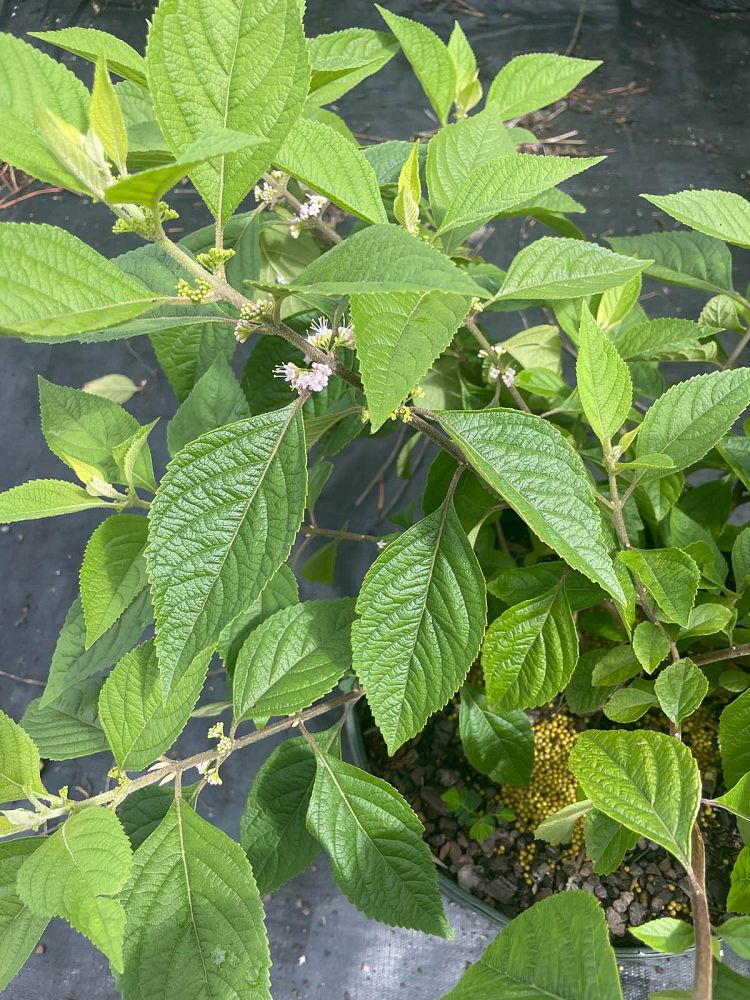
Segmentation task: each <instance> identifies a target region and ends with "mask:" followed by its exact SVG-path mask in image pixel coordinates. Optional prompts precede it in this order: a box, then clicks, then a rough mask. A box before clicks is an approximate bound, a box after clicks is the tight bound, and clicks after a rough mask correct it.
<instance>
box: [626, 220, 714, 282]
mask: <svg viewBox="0 0 750 1000" xmlns="http://www.w3.org/2000/svg"><path fill="white" fill-rule="evenodd" d="M607 242H608V243H609V244H610V246H611V247H612V249H613V250H616V251H617V253H622V254H625V255H626V256H628V257H640V258H641V259H642V260H648V259H649V258H651V261H650V263H649V265H648V267H647V268H646V274H648V275H650V276H651V277H652V278H656V279H657V280H658V281H667V282H670V283H671V284H674V285H685V286H686V287H688V288H696V289H698V290H699V291H702V292H724V291H731V289H732V254H731V253H730V251H729V248H728V247H727V246H725V244H724V243H722V242H721V241H720V240H715V239H713V237H711V236H704V235H703V234H702V233H687V232H684V231H675V232H666V233H648V234H647V235H645V236H617V237H614V236H613V237H609V238H608V239H607Z"/></svg>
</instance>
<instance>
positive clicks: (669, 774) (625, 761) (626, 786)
mask: <svg viewBox="0 0 750 1000" xmlns="http://www.w3.org/2000/svg"><path fill="white" fill-rule="evenodd" d="M570 769H571V771H572V772H573V774H574V775H575V776H576V778H578V781H579V783H580V785H581V787H582V789H583V792H584V794H585V795H587V796H588V798H590V799H591V800H592V802H593V803H594V805H595V807H596V808H597V809H599V810H600V811H601V812H603V813H605V814H606V815H607V816H610V817H611V818H612V819H615V820H617V822H618V823H622V824H623V825H624V826H627V827H628V829H630V830H634V831H635V832H637V833H639V834H640V835H641V836H643V837H648V839H649V840H653V841H654V842H655V843H657V844H661V846H662V847H664V848H666V849H667V850H668V851H670V852H671V853H672V854H674V855H675V857H676V858H677V859H678V860H679V861H680V862H681V863H682V864H683V865H685V866H687V865H689V863H690V857H691V847H690V832H691V830H692V826H693V821H694V820H695V817H696V815H697V813H698V807H699V805H700V797H701V785H700V775H699V773H698V765H697V764H696V762H695V758H694V757H693V755H692V753H691V752H690V750H689V748H688V747H686V746H685V744H684V743H680V742H679V741H678V740H676V739H674V738H673V737H671V736H667V735H666V734H665V733H655V732H650V731H647V730H643V731H641V732H625V731H622V730H612V731H611V732H595V731H593V730H589V731H588V732H584V733H581V735H580V736H579V737H578V740H577V741H576V744H575V746H574V747H573V749H572V751H571V753H570Z"/></svg>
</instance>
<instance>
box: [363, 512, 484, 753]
mask: <svg viewBox="0 0 750 1000" xmlns="http://www.w3.org/2000/svg"><path fill="white" fill-rule="evenodd" d="M357 613H358V615H359V616H360V617H359V618H358V619H357V620H356V621H355V622H354V625H353V626H352V650H353V653H354V670H355V673H356V674H357V676H358V677H359V679H360V681H361V683H362V686H363V687H364V689H365V691H366V693H367V699H368V701H369V703H370V707H371V709H372V713H373V716H374V717H375V721H376V723H377V725H378V728H379V729H380V731H381V733H382V734H383V737H384V739H385V741H386V744H387V745H388V749H389V752H390V753H393V752H394V751H395V750H396V749H397V748H398V747H400V746H401V744H402V743H404V742H405V741H406V740H408V739H410V738H411V737H412V736H414V735H416V733H418V732H419V731H420V730H421V729H422V727H423V726H424V724H425V722H426V721H427V719H428V718H429V717H430V715H432V713H433V712H436V711H437V710H438V709H439V708H442V707H443V705H445V703H446V702H447V701H448V699H449V698H450V697H451V695H452V694H454V693H455V692H456V691H457V690H458V688H459V687H460V686H461V684H462V683H463V681H464V678H465V677H466V674H467V671H468V669H469V667H470V666H471V664H472V662H473V661H474V659H475V657H476V655H477V653H478V651H479V645H480V643H481V641H482V635H483V633H484V626H485V622H486V620H487V598H486V593H485V583H484V577H483V576H482V571H481V569H480V567H479V562H478V561H477V558H476V556H475V555H474V550H473V549H472V547H471V544H470V543H469V540H468V538H467V537H466V533H465V532H464V530H463V528H462V527H461V523H460V521H459V520H458V516H457V515H456V511H455V508H454V506H453V501H452V499H451V498H448V499H447V500H446V501H445V503H444V504H443V505H442V506H441V507H439V508H438V509H437V510H436V511H434V512H433V513H432V514H428V515H427V517H425V518H424V519H423V520H421V521H419V522H418V523H417V524H415V525H413V526H412V527H411V528H409V530H408V531H405V532H404V533H403V534H402V535H399V536H398V538H396V539H394V541H392V542H391V543H390V544H389V545H388V546H387V547H386V548H385V549H384V550H383V551H382V552H381V553H380V555H379V556H378V558H377V559H376V560H375V562H374V563H373V564H372V566H371V567H370V569H369V570H368V572H367V575H366V576H365V579H364V582H363V584H362V587H361V589H360V592H359V597H358V598H357Z"/></svg>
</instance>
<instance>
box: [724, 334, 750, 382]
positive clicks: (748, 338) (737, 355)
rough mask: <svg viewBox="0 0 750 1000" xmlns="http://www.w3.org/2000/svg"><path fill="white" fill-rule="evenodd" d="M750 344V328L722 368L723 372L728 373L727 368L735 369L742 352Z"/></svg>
mask: <svg viewBox="0 0 750 1000" xmlns="http://www.w3.org/2000/svg"><path fill="white" fill-rule="evenodd" d="M749 343H750V326H748V327H747V329H746V330H745V332H744V333H743V334H742V336H741V337H740V339H739V340H738V341H737V344H736V345H735V348H734V350H733V351H732V353H731V354H730V355H729V357H728V358H727V360H726V361H725V362H724V364H723V365H722V366H721V367H722V371H726V369H727V368H733V367H734V365H735V363H736V362H737V361H738V360H739V358H740V356H741V355H742V352H743V351H744V350H745V348H746V347H747V345H748V344H749Z"/></svg>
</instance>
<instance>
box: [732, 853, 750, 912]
mask: <svg viewBox="0 0 750 1000" xmlns="http://www.w3.org/2000/svg"><path fill="white" fill-rule="evenodd" d="M727 911H728V912H729V913H750V847H743V848H742V850H741V851H740V853H739V855H738V856H737V860H736V861H735V863H734V867H733V868H732V873H731V875H730V887H729V895H728V896H727Z"/></svg>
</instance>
